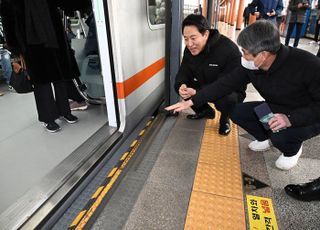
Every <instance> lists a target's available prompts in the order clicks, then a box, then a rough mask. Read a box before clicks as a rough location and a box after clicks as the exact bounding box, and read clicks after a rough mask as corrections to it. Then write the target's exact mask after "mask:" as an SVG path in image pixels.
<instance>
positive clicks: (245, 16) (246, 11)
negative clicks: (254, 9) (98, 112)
mask: <svg viewBox="0 0 320 230" xmlns="http://www.w3.org/2000/svg"><path fill="white" fill-rule="evenodd" d="M242 16H243V24H244V27H247V26H248V25H249V18H250V7H249V5H248V6H247V7H246V8H244V11H243V15H242Z"/></svg>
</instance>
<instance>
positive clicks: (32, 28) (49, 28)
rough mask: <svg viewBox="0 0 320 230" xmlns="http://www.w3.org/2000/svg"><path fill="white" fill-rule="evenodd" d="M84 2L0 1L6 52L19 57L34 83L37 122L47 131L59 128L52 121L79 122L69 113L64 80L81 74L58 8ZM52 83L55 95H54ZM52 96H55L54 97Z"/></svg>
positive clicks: (46, 0) (68, 7) (44, 0)
mask: <svg viewBox="0 0 320 230" xmlns="http://www.w3.org/2000/svg"><path fill="white" fill-rule="evenodd" d="M82 2H83V1H79V2H78V1H74V0H73V1H62V0H56V1H54V0H52V1H51V0H2V2H1V15H2V17H3V26H4V31H5V34H6V38H7V44H8V46H9V49H10V50H11V51H12V52H13V53H15V54H19V55H20V54H21V55H22V56H23V57H24V59H25V62H26V64H27V70H28V73H29V75H30V77H31V80H32V82H33V84H34V95H35V99H36V105H37V111H38V116H39V121H41V122H44V124H45V127H46V128H47V130H48V131H49V132H56V131H58V130H59V129H60V127H59V125H58V124H57V123H55V120H56V119H57V118H59V117H63V118H64V119H65V120H66V121H67V122H68V123H75V122H76V121H77V120H78V119H77V117H75V116H73V115H72V114H71V112H70V107H69V102H68V97H67V92H66V86H65V82H64V80H66V79H72V78H75V77H78V76H79V75H80V73H79V69H78V66H77V64H76V60H75V58H74V55H73V53H72V52H71V49H70V47H69V44H68V41H67V37H66V33H65V31H64V27H63V25H62V20H61V16H60V14H59V11H58V7H61V8H62V9H64V8H66V9H67V10H70V9H71V7H72V5H74V6H78V5H79V4H80V3H82ZM51 84H53V86H54V89H55V93H54V94H53V91H52V87H51ZM54 95H55V96H54Z"/></svg>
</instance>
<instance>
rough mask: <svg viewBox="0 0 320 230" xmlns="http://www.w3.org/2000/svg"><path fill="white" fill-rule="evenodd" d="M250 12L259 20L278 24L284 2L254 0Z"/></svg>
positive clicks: (250, 5) (280, 0) (279, 0)
mask: <svg viewBox="0 0 320 230" xmlns="http://www.w3.org/2000/svg"><path fill="white" fill-rule="evenodd" d="M249 7H250V12H251V13H252V14H253V15H255V16H256V17H257V20H259V19H265V20H270V21H271V22H273V23H274V24H276V23H277V16H278V15H281V12H282V10H283V1H282V0H253V1H252V2H251V3H250V4H249Z"/></svg>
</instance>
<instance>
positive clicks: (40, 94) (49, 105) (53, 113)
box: [34, 83, 59, 123]
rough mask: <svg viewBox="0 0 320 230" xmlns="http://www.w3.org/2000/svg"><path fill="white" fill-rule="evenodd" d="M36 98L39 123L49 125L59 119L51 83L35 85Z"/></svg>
mask: <svg viewBox="0 0 320 230" xmlns="http://www.w3.org/2000/svg"><path fill="white" fill-rule="evenodd" d="M34 97H35V100H36V106H37V111H38V119H39V121H41V122H45V123H49V122H53V121H54V120H56V119H57V118H58V117H59V112H58V110H57V108H56V102H55V100H54V96H53V91H52V87H51V83H45V84H40V83H34Z"/></svg>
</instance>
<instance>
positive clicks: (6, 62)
mask: <svg viewBox="0 0 320 230" xmlns="http://www.w3.org/2000/svg"><path fill="white" fill-rule="evenodd" d="M0 61H1V67H2V70H3V76H4V78H5V79H6V83H7V84H9V82H10V78H11V73H12V66H11V60H10V54H9V51H7V50H6V49H1V50H0Z"/></svg>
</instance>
